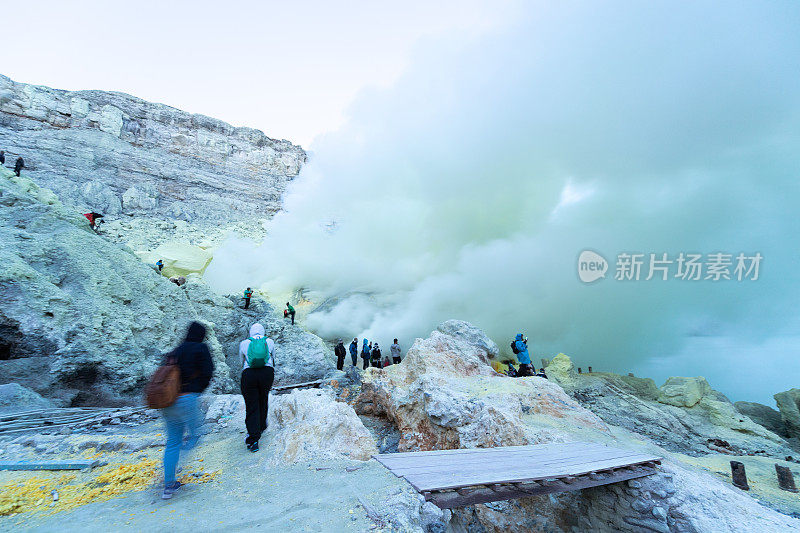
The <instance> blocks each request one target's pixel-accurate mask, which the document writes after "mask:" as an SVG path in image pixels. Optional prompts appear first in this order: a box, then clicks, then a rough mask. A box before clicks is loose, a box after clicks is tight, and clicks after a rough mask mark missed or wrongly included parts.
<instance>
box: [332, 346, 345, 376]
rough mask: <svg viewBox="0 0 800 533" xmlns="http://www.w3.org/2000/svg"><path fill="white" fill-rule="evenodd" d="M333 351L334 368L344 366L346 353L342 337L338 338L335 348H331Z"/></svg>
mask: <svg viewBox="0 0 800 533" xmlns="http://www.w3.org/2000/svg"><path fill="white" fill-rule="evenodd" d="M333 353H335V354H336V370H341V369H342V368H343V367H344V356H345V355H347V352H346V351H345V349H344V343H343V342H342V339H339V342H338V343H337V344H336V348H334V349H333Z"/></svg>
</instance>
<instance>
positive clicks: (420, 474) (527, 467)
mask: <svg viewBox="0 0 800 533" xmlns="http://www.w3.org/2000/svg"><path fill="white" fill-rule="evenodd" d="M652 459H654V457H652V456H648V455H641V454H636V453H630V452H629V453H628V455H621V454H619V453H617V452H607V453H604V454H600V453H596V454H592V455H591V456H588V457H587V456H580V457H574V456H573V457H569V456H561V457H558V458H554V459H552V460H549V461H516V462H514V463H511V464H510V463H507V462H499V463H493V464H486V463H484V464H470V465H462V464H459V463H458V462H455V461H453V462H452V463H450V464H444V465H438V466H435V467H434V466H430V467H429V469H427V470H426V469H413V470H404V469H393V471H396V472H397V473H398V474H399V475H401V476H402V477H405V478H407V479H409V480H413V479H421V478H424V479H427V478H435V477H445V478H446V477H448V476H454V475H466V474H469V475H484V476H489V475H492V476H501V477H502V476H503V473H504V472H507V473H508V475H511V476H514V475H517V474H519V473H521V472H537V473H538V472H544V473H548V472H551V473H553V475H557V476H559V477H561V476H563V475H568V474H570V473H574V469H575V468H576V467H580V466H581V465H584V464H588V465H594V464H596V463H597V462H599V461H612V460H614V461H616V462H618V464H612V465H611V467H619V466H622V465H626V464H638V463H643V462H647V461H649V460H652ZM595 470H596V469H595ZM542 475H545V474H542Z"/></svg>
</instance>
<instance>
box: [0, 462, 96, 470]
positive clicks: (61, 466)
mask: <svg viewBox="0 0 800 533" xmlns="http://www.w3.org/2000/svg"><path fill="white" fill-rule="evenodd" d="M101 464H102V462H101V461H97V460H95V461H81V460H78V459H76V460H72V461H0V470H83V469H85V468H95V467H97V466H100V465H101Z"/></svg>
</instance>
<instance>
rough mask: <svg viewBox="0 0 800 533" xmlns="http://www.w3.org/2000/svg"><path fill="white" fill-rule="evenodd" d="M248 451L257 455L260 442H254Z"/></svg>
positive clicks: (249, 445) (248, 447) (248, 446)
mask: <svg viewBox="0 0 800 533" xmlns="http://www.w3.org/2000/svg"><path fill="white" fill-rule="evenodd" d="M247 449H248V450H250V451H251V452H253V453H255V452H257V451H258V442H254V443H253V444H248V445H247Z"/></svg>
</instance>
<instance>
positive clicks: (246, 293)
mask: <svg viewBox="0 0 800 533" xmlns="http://www.w3.org/2000/svg"><path fill="white" fill-rule="evenodd" d="M252 296H253V290H252V289H251V288H250V287H247V288H246V289H245V290H244V308H245V309H247V308H248V307H250V298H251V297H252Z"/></svg>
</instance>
